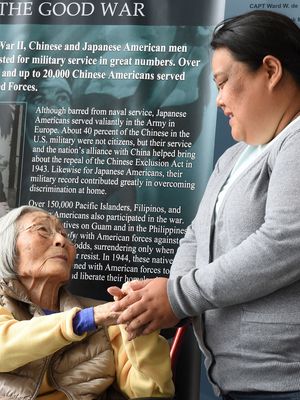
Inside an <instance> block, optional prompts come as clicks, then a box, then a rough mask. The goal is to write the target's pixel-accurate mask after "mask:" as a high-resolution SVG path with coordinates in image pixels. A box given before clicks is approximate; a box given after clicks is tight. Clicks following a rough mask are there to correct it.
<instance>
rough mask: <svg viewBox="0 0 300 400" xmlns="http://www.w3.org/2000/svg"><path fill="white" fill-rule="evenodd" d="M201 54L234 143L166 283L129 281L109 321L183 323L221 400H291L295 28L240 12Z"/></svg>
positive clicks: (297, 393) (296, 280)
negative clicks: (206, 54)
mask: <svg viewBox="0 0 300 400" xmlns="http://www.w3.org/2000/svg"><path fill="white" fill-rule="evenodd" d="M211 45H212V49H213V56H212V70H213V75H214V80H215V82H216V85H217V88H218V95H217V105H218V106H219V107H220V108H221V109H222V110H223V112H224V114H225V115H226V116H227V117H228V119H229V125H230V127H231V133H232V136H233V138H234V139H235V140H236V141H238V142H239V143H237V144H235V145H234V146H232V147H231V148H230V149H228V150H227V151H226V152H225V153H224V154H223V156H222V157H221V158H220V160H219V161H218V163H217V165H216V167H215V170H214V172H213V174H212V176H211V178H210V181H209V183H208V186H207V188H206V191H205V194H204V196H203V198H202V201H201V204H200V207H199V210H198V213H197V215H196V216H195V218H194V220H193V221H192V224H191V225H190V226H189V227H188V229H187V232H186V235H185V237H184V238H183V239H182V240H181V243H180V247H179V248H178V251H177V253H176V256H175V259H174V262H173V265H172V267H171V272H170V277H169V279H166V278H157V279H155V280H152V281H149V282H144V283H135V289H137V290H136V291H134V292H132V293H130V294H128V296H127V297H125V298H124V299H121V300H120V301H119V302H117V303H116V307H115V310H116V311H118V310H121V309H122V308H126V307H128V306H129V308H128V309H127V310H126V311H124V313H123V315H121V317H120V318H119V322H122V323H129V325H128V331H129V333H131V336H134V335H136V334H137V333H139V332H142V333H149V332H151V331H152V330H153V329H157V328H158V327H163V326H169V325H172V324H174V323H176V321H178V320H179V319H182V318H186V317H191V318H192V321H193V325H194V331H195V334H196V336H197V339H198V342H199V345H200V347H201V349H202V351H203V353H204V355H205V363H206V367H207V373H208V376H209V379H210V381H211V383H212V385H213V387H214V389H215V392H216V393H217V394H219V395H222V396H224V397H225V398H226V399H228V400H232V399H233V400H250V399H252V400H255V399H259V400H263V399H265V400H266V399H272V400H276V399H281V400H282V399H286V400H287V399H294V400H295V399H298V400H299V399H300V375H299V373H300V29H299V27H298V26H297V25H296V24H295V23H294V22H293V21H292V20H291V19H290V18H288V17H286V16H284V15H282V14H277V13H273V12H269V11H256V12H250V13H247V14H243V15H240V16H237V17H234V18H231V19H229V20H226V21H223V22H222V23H221V24H220V25H219V26H218V27H217V28H216V29H215V31H214V34H213V38H212V42H211ZM147 283H148V284H147ZM132 287H133V286H132ZM130 304H131V305H130ZM130 321H131V322H130Z"/></svg>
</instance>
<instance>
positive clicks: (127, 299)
mask: <svg viewBox="0 0 300 400" xmlns="http://www.w3.org/2000/svg"><path fill="white" fill-rule="evenodd" d="M167 282H168V279H167V278H154V279H145V280H136V281H131V282H126V283H125V284H124V285H123V286H122V288H119V287H116V286H111V287H110V288H108V289H107V290H108V293H110V294H111V295H112V296H113V297H114V300H115V303H114V305H113V306H112V311H114V312H116V313H119V317H118V319H117V323H118V324H125V325H126V330H127V332H128V339H129V340H131V339H134V338H135V337H137V336H140V335H147V334H149V333H152V332H154V331H155V330H157V329H162V328H169V327H172V326H174V325H176V324H177V323H178V322H179V319H178V318H177V317H176V316H175V314H174V313H173V311H172V308H171V306H170V303H169V299H168V295H167Z"/></svg>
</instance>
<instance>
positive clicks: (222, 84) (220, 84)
mask: <svg viewBox="0 0 300 400" xmlns="http://www.w3.org/2000/svg"><path fill="white" fill-rule="evenodd" d="M226 82H227V79H224V80H223V81H222V82H220V83H218V84H217V87H218V90H220V89H223V86H224V85H225V83H226Z"/></svg>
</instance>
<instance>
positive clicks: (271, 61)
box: [262, 55, 283, 89]
mask: <svg viewBox="0 0 300 400" xmlns="http://www.w3.org/2000/svg"><path fill="white" fill-rule="evenodd" d="M262 66H263V68H264V70H265V72H266V74H267V78H268V82H269V87H270V88H271V89H272V88H274V87H275V86H276V85H277V83H278V82H279V81H280V80H281V78H282V74H283V69H282V64H281V61H280V60H278V58H276V57H274V56H271V55H267V56H265V57H264V59H263V62H262Z"/></svg>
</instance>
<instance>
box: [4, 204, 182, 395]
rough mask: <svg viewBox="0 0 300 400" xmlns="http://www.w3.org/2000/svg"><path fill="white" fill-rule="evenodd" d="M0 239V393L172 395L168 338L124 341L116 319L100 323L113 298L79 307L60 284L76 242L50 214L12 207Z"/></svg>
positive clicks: (82, 301) (67, 274) (108, 315)
mask: <svg viewBox="0 0 300 400" xmlns="http://www.w3.org/2000/svg"><path fill="white" fill-rule="evenodd" d="M0 242H1V248H0V275H1V281H0V398H3V399H4V398H5V399H10V398H11V399H16V398H18V399H25V398H26V399H35V398H38V399H43V400H46V399H47V400H50V399H51V400H52V399H53V400H60V399H74V400H79V399H87V400H88V399H90V400H93V399H104V398H105V399H108V400H109V399H113V400H118V399H127V398H140V397H160V398H163V397H166V398H169V397H172V395H173V391H174V390H173V383H172V377H171V371H170V361H169V348H168V344H167V342H166V341H165V340H164V339H163V338H162V337H161V336H159V335H158V334H157V332H156V333H155V334H152V335H150V336H148V337H147V338H146V337H145V338H142V340H135V341H133V342H128V340H127V334H126V331H125V330H124V328H123V327H122V326H120V327H119V326H109V327H108V329H107V328H106V326H107V325H111V324H114V323H115V321H116V317H117V314H116V313H115V312H112V311H111V306H112V304H113V303H105V304H98V305H94V306H91V307H87V308H84V304H85V305H86V304H87V303H88V301H87V299H80V298H77V297H75V296H72V295H71V294H70V293H68V291H67V290H66V289H65V288H64V285H65V284H66V283H67V282H68V281H69V278H70V272H71V268H72V265H73V262H74V259H75V253H76V249H75V246H74V244H73V243H72V241H71V240H70V239H69V237H68V235H67V233H66V231H65V229H64V227H63V225H62V223H61V222H60V221H59V220H58V219H57V218H56V217H55V216H53V215H50V214H49V213H48V212H46V211H44V210H42V209H39V208H35V207H29V206H22V207H19V208H16V209H13V210H12V211H10V212H9V213H8V214H7V215H5V216H4V217H2V218H1V219H0ZM140 339H141V338H140ZM157 365H159V369H158V368H157Z"/></svg>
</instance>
